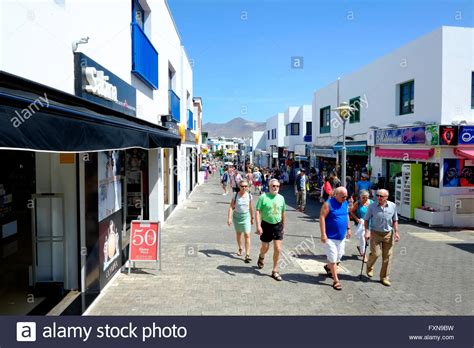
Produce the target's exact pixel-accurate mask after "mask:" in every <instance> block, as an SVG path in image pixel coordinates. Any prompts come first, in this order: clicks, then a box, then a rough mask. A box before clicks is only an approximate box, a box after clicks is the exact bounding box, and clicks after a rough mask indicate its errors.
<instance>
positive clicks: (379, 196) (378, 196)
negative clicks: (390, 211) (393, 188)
mask: <svg viewBox="0 0 474 348" xmlns="http://www.w3.org/2000/svg"><path fill="white" fill-rule="evenodd" d="M387 197H388V196H382V195H377V198H387Z"/></svg>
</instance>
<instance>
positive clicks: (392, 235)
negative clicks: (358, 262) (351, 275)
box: [364, 190, 400, 286]
mask: <svg viewBox="0 0 474 348" xmlns="http://www.w3.org/2000/svg"><path fill="white" fill-rule="evenodd" d="M369 222H370V230H369ZM364 223H365V239H366V240H369V238H370V256H369V261H368V262H367V276H368V277H373V276H374V264H375V262H376V261H377V259H378V257H379V256H380V254H382V268H381V270H380V282H381V283H382V284H383V285H385V286H390V285H391V283H390V280H389V276H390V264H391V260H392V251H393V242H394V241H395V242H398V241H399V240H400V235H399V234H398V215H397V206H396V205H395V203H393V202H390V201H388V191H387V190H378V191H377V202H376V203H372V204H371V205H369V208H367V213H366V214H365V216H364Z"/></svg>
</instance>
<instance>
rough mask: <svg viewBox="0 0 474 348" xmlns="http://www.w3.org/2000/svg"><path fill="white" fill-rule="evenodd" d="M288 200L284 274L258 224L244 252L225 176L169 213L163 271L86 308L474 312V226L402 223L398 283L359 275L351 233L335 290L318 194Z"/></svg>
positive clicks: (114, 286) (147, 267)
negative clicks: (302, 204)
mask: <svg viewBox="0 0 474 348" xmlns="http://www.w3.org/2000/svg"><path fill="white" fill-rule="evenodd" d="M282 193H283V195H284V196H285V198H286V200H287V217H288V222H287V228H286V231H285V239H284V240H283V254H284V255H283V257H282V259H281V268H280V270H281V274H282V277H283V281H282V282H277V281H275V280H273V279H272V278H271V277H270V275H271V263H272V261H271V255H272V250H270V252H269V253H268V254H267V257H266V259H265V267H264V268H263V269H262V270H259V269H258V268H257V267H256V260H257V257H258V248H259V245H260V243H259V239H258V236H257V235H256V234H255V233H254V231H255V228H254V227H253V231H252V243H253V244H252V253H251V256H252V258H253V261H252V263H250V264H246V263H244V262H243V257H239V256H237V255H236V251H237V246H236V242H235V233H234V231H233V227H228V226H227V224H226V213H227V209H228V203H229V201H230V198H231V195H230V194H228V195H227V196H223V195H222V190H221V188H220V185H219V184H218V178H216V177H214V178H211V179H210V180H209V182H207V183H206V184H204V185H201V186H199V187H197V188H196V189H195V190H194V192H193V193H192V194H191V196H190V197H189V198H188V200H187V202H186V203H185V204H184V205H182V206H181V207H180V208H178V209H177V210H176V211H175V212H174V213H173V214H172V216H171V217H170V218H169V219H168V220H167V221H166V224H165V225H164V227H163V231H162V232H163V236H162V259H163V263H162V270H161V271H156V270H154V269H153V265H152V264H147V263H143V264H141V265H140V267H141V268H140V269H138V270H136V271H135V272H132V274H130V275H127V274H126V273H120V274H119V275H118V276H117V277H116V278H115V279H114V280H113V281H112V282H111V283H110V284H109V285H108V287H107V288H106V290H105V291H103V292H102V293H101V295H100V296H99V298H98V299H97V300H96V302H95V303H94V304H93V305H92V306H91V307H90V308H89V310H88V311H87V312H86V314H87V315H472V314H474V310H473V304H474V301H473V293H474V292H473V291H472V289H473V276H472V275H473V269H474V268H473V253H474V244H473V243H474V231H472V230H456V231H448V230H446V229H438V230H437V229H429V228H427V226H425V225H416V224H414V223H402V224H401V225H400V235H401V241H400V242H399V243H397V244H396V247H395V250H394V262H393V268H392V274H391V280H392V286H391V287H384V286H383V285H382V284H380V283H379V282H378V280H379V279H378V271H379V269H380V266H381V258H380V259H379V260H378V261H377V264H376V268H375V276H374V277H373V279H372V280H369V279H368V278H367V277H366V276H365V272H364V277H363V278H362V280H359V273H360V268H361V260H360V258H359V257H358V256H356V254H357V250H356V246H355V245H356V244H355V242H354V241H352V240H349V241H348V242H347V244H346V256H345V257H344V258H343V260H342V263H341V273H342V274H341V276H340V278H341V284H342V287H343V290H342V291H335V290H333V289H332V287H331V285H332V280H331V279H330V278H328V277H326V275H325V272H324V270H323V265H324V261H325V256H324V252H323V247H322V244H321V242H320V240H319V238H320V232H319V223H318V222H317V221H318V220H317V217H318V216H319V208H320V204H319V203H316V199H314V198H309V199H308V206H307V209H306V211H307V213H301V212H297V211H295V196H294V192H293V188H292V187H289V186H286V187H284V188H283V190H282Z"/></svg>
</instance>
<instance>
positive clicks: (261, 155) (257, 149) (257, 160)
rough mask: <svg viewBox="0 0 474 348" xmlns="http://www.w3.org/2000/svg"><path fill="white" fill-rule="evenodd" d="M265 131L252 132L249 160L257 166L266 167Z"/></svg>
mask: <svg viewBox="0 0 474 348" xmlns="http://www.w3.org/2000/svg"><path fill="white" fill-rule="evenodd" d="M265 134H266V132H265V131H254V132H252V138H251V144H250V146H251V147H252V152H251V158H250V162H251V163H254V164H255V165H256V166H257V167H268V152H267V151H266V148H267V142H266V137H265Z"/></svg>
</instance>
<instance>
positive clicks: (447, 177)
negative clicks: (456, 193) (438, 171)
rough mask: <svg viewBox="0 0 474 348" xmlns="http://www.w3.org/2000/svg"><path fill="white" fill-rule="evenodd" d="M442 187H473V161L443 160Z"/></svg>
mask: <svg viewBox="0 0 474 348" xmlns="http://www.w3.org/2000/svg"><path fill="white" fill-rule="evenodd" d="M443 186H444V187H466V186H474V161H472V160H464V159H456V158H445V159H444V165H443Z"/></svg>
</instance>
